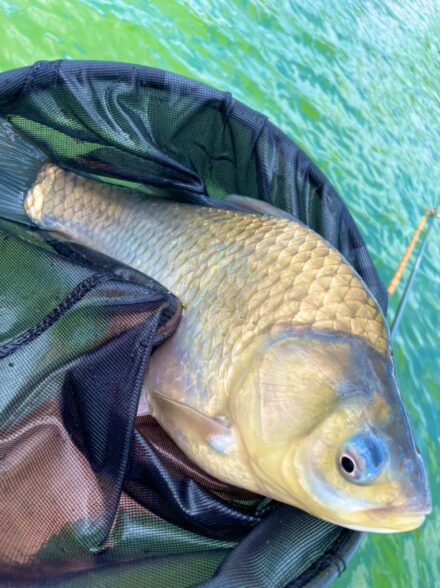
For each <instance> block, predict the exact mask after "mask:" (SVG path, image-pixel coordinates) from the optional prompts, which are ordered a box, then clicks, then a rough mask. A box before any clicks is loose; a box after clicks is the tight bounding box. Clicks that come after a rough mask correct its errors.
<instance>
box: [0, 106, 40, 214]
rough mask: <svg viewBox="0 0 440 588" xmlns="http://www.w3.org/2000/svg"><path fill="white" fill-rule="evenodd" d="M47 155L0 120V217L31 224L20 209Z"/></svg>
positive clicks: (7, 123)
mask: <svg viewBox="0 0 440 588" xmlns="http://www.w3.org/2000/svg"><path fill="white" fill-rule="evenodd" d="M47 161H48V157H47V155H46V154H45V153H44V152H43V151H42V150H41V149H39V148H38V147H36V146H35V145H34V144H33V143H31V142H30V141H29V140H27V139H26V137H25V136H24V135H22V134H21V133H19V132H18V131H17V129H16V128H15V127H14V126H13V125H12V124H11V123H10V122H8V121H7V120H6V119H4V118H2V117H0V217H2V218H5V219H8V220H12V221H16V222H20V223H25V224H28V225H30V224H32V220H31V219H30V218H29V216H28V215H27V214H26V212H25V209H24V207H23V205H24V201H25V198H26V195H27V193H28V191H29V189H30V188H31V186H32V184H33V183H34V182H35V180H36V178H37V175H38V172H39V171H40V169H41V167H42V166H43V165H44V163H46V162H47Z"/></svg>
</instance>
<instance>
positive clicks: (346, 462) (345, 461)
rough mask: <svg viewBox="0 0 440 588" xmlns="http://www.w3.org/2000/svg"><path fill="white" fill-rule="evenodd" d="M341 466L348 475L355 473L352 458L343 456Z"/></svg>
mask: <svg viewBox="0 0 440 588" xmlns="http://www.w3.org/2000/svg"><path fill="white" fill-rule="evenodd" d="M341 466H342V469H343V470H344V471H345V472H346V473H347V474H352V473H353V472H354V468H355V464H354V461H353V460H352V459H351V457H348V455H343V456H342V457H341Z"/></svg>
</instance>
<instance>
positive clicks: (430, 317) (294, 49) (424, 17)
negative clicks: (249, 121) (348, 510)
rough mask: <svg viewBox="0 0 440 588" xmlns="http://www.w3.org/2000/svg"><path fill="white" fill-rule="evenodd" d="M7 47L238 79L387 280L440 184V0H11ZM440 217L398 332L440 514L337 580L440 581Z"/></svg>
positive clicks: (17, 53)
mask: <svg viewBox="0 0 440 588" xmlns="http://www.w3.org/2000/svg"><path fill="white" fill-rule="evenodd" d="M0 48H1V51H0V70H5V69H10V68H14V67H19V66H22V65H28V64H31V63H33V62H34V61H36V60H38V59H58V58H60V57H62V58H72V59H106V60H114V61H127V62H134V63H140V64H145V65H151V66H155V67H159V68H163V69H169V70H171V71H174V72H178V73H181V74H185V75H187V76H190V77H192V78H195V79H198V80H200V81H203V82H205V83H208V84H211V85H214V86H216V87H218V88H221V89H223V90H228V91H230V92H232V93H233V94H234V96H235V97H237V98H239V99H240V100H242V101H243V102H246V103H247V104H249V105H250V106H252V107H254V108H256V109H258V110H260V111H263V112H264V113H265V114H267V115H268V116H269V117H270V119H271V120H272V121H273V122H274V123H276V124H277V125H279V126H280V127H282V128H283V129H284V130H285V132H287V134H288V135H289V136H290V137H291V138H292V139H294V140H295V141H296V142H297V143H299V144H300V146H301V147H302V148H303V149H304V150H305V151H306V152H307V153H308V154H309V155H311V157H312V158H313V159H314V160H315V161H316V162H317V163H318V165H319V166H320V167H321V169H322V170H323V171H324V172H325V173H326V175H327V176H328V177H329V179H330V180H331V181H332V182H333V184H334V185H335V186H336V188H337V189H338V191H339V192H340V194H341V195H342V196H343V198H344V199H345V201H346V203H347V204H348V206H349V208H350V210H351V212H352V214H353V215H354V217H355V219H356V221H357V223H358V224H359V226H360V228H361V230H362V233H363V235H364V237H365V239H366V241H367V243H368V245H369V248H370V251H371V254H372V256H373V259H374V261H375V263H376V264H377V267H378V269H379V272H380V275H381V277H382V279H383V280H384V282H388V280H389V279H390V277H391V275H392V273H393V270H394V269H395V267H396V265H397V263H398V260H399V257H400V256H401V254H402V251H403V249H404V246H405V244H406V242H407V241H408V239H409V237H410V235H411V233H412V230H413V229H414V227H415V224H416V223H417V221H418V219H419V216H420V214H421V212H422V210H423V208H424V207H426V206H428V205H430V204H432V203H433V201H434V199H435V198H436V197H437V196H438V187H439V185H440V169H439V163H438V153H439V152H440V126H439V119H440V75H439V72H440V69H439V63H440V62H439V53H440V0H430V1H429V0H419V1H416V0H406V1H403V2H402V1H401V0H369V1H368V0H357V1H350V2H342V1H341V0H313V1H312V0H298V2H297V3H295V2H293V1H290V2H288V1H285V0H278V1H277V0H254V1H253V2H249V1H246V0H241V1H240V0H215V1H208V0H180V1H179V0H156V1H147V0H143V1H140V0H132V1H130V2H129V1H124V0H82V1H80V0H77V1H74V0H64V1H63V2H61V1H59V0H45V1H44V2H38V1H35V0H33V1H29V0H0ZM437 225H438V226H436V227H435V228H434V231H433V232H432V235H431V239H430V244H429V247H428V251H427V254H426V258H425V260H424V263H423V266H422V269H421V272H420V274H419V275H418V278H417V281H416V288H415V292H414V293H413V295H412V297H411V300H410V305H409V308H408V310H407V313H406V315H405V317H404V320H403V322H402V324H401V329H400V334H399V336H398V338H397V340H396V342H395V345H394V352H395V356H396V360H397V369H398V373H399V379H400V382H401V389H402V393H403V395H404V398H405V401H406V405H407V407H408V409H409V412H410V414H411V417H412V420H413V423H414V429H415V434H416V437H417V441H418V444H419V446H420V449H421V451H422V453H423V455H424V456H425V458H426V462H427V464H428V468H429V477H430V482H431V488H432V494H433V504H434V512H433V514H432V515H431V516H430V517H429V519H428V521H427V522H426V523H425V525H424V526H423V527H422V528H421V529H419V530H418V531H415V532H413V533H405V534H401V535H394V536H392V535H385V536H380V535H370V536H369V537H367V538H366V539H365V540H364V542H363V545H362V547H361V549H360V550H359V551H358V552H357V554H356V556H355V557H354V559H353V560H352V561H351V563H350V565H349V568H348V571H347V572H346V573H345V574H344V575H343V576H342V577H341V579H340V580H338V582H337V584H336V585H338V586H339V588H343V587H344V586H354V587H356V588H358V587H359V588H362V587H369V586H374V587H380V588H385V587H388V586H390V587H391V586H392V587H407V586H423V587H425V586H427V587H435V586H439V587H440V545H439V543H440V514H439V511H438V509H437V503H438V500H439V498H440V469H439V467H438V465H437V455H438V453H439V450H440V427H439V425H438V420H439V415H440V385H439V375H438V374H439V373H440V352H439V347H440V345H439V343H440V341H439V336H438V331H439V329H438V325H439V321H438V314H439V298H440V271H439V268H440V226H439V225H440V221H438V222H437ZM401 291H402V287H400V289H399V292H398V295H400V294H401ZM395 306H396V302H395V300H392V301H391V309H390V316H392V314H393V310H394V308H395Z"/></svg>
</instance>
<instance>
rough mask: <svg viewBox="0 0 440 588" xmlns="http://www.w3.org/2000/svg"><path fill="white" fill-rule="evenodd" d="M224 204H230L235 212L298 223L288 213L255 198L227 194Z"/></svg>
mask: <svg viewBox="0 0 440 588" xmlns="http://www.w3.org/2000/svg"><path fill="white" fill-rule="evenodd" d="M223 201H224V202H226V203H228V204H231V205H232V206H233V207H234V209H235V210H238V211H239V212H252V213H254V214H255V213H256V214H264V215H266V216H277V217H280V218H286V219H288V220H291V221H295V222H298V219H297V218H295V217H294V216H293V215H292V214H290V213H289V212H286V211H285V210H282V209H281V208H277V207H276V206H274V205H273V204H269V202H264V201H263V200H257V199H256V198H249V196H240V195H239V194H229V195H228V196H226V198H224V200H223Z"/></svg>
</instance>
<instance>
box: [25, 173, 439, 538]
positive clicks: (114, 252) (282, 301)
mask: <svg viewBox="0 0 440 588" xmlns="http://www.w3.org/2000/svg"><path fill="white" fill-rule="evenodd" d="M24 207H25V210H26V212H27V214H28V215H29V217H30V218H31V219H32V220H33V221H34V222H36V223H37V224H39V225H40V226H41V227H43V228H45V229H47V230H56V231H60V232H62V233H63V234H65V235H67V236H69V237H70V238H72V239H74V240H76V241H78V242H80V243H83V244H85V245H88V246H90V247H93V248H95V249H97V250H99V251H102V252H104V253H106V254H108V255H111V256H112V257H114V258H116V259H118V260H120V261H122V262H124V263H126V264H127V265H130V266H132V267H135V268H137V269H139V270H140V271H143V272H144V273H146V274H148V275H150V276H152V277H153V278H155V279H157V280H158V281H159V282H161V283H162V284H163V285H165V286H166V287H167V288H168V289H169V290H171V291H172V292H173V293H174V294H176V295H177V296H178V297H179V298H180V300H181V301H182V302H183V303H184V307H185V310H184V313H183V317H182V321H181V323H180V325H179V327H178V330H177V332H176V334H175V335H174V336H173V337H172V338H171V339H170V340H169V341H167V342H166V343H165V344H163V345H162V346H161V347H160V348H159V349H158V350H157V351H156V352H155V353H154V354H153V356H152V358H151V363H150V368H149V372H148V374H147V377H146V387H147V390H148V400H149V403H150V406H151V408H152V410H153V414H154V416H155V417H156V418H157V419H158V420H159V422H160V423H161V424H162V426H164V428H165V429H166V430H167V431H168V432H169V433H170V435H171V436H172V437H173V439H174V440H175V441H176V443H177V444H178V445H179V446H180V447H181V448H182V449H183V450H184V451H185V452H186V453H187V455H188V456H189V457H191V458H192V459H193V460H194V461H196V462H197V463H198V464H199V465H200V466H201V467H202V468H204V469H205V470H206V471H208V472H210V473H211V474H213V475H214V476H216V477H218V478H220V479H222V480H224V481H227V482H230V483H232V484H235V485H238V486H242V487H245V488H248V489H249V490H253V491H257V492H260V493H262V494H265V495H268V496H270V497H273V498H277V499H279V500H282V501H283V502H287V503H289V504H293V505H296V506H300V507H301V508H303V509H305V510H307V511H309V512H311V513H312V514H316V515H317V516H320V517H321V518H324V519H326V520H330V521H332V522H336V523H338V524H342V525H345V526H352V527H353V528H357V529H366V530H369V529H370V530H371V529H373V530H388V531H396V530H406V529H408V528H414V527H416V526H418V525H419V524H421V522H422V521H423V518H424V514H426V512H428V511H429V508H430V504H429V502H430V499H429V490H428V486H427V481H426V474H425V472H424V468H423V463H422V461H421V458H420V456H418V454H417V452H416V449H415V445H414V440H413V437H412V433H411V429H410V425H409V421H408V418H407V415H406V413H405V410H404V407H403V405H402V402H401V399H400V395H399V391H398V388H397V385H396V383H395V379H394V375H393V369H392V361H391V358H390V356H389V343H388V331H387V328H386V325H385V322H384V318H383V315H382V313H381V311H380V309H379V308H378V306H377V304H376V302H375V300H374V299H373V298H372V296H371V295H370V293H369V291H368V290H367V288H366V287H365V285H364V284H363V282H362V281H361V280H360V278H359V276H358V275H357V274H356V273H355V272H354V270H353V269H352V268H351V267H350V266H349V265H348V264H347V263H346V262H345V260H344V259H343V258H342V257H341V255H340V254H339V253H338V252H337V251H336V250H335V249H333V248H332V247H331V246H330V245H329V244H328V243H327V242H326V241H324V240H323V239H322V238H321V237H320V236H319V235H317V234H316V233H314V232H313V231H311V230H309V229H307V228H306V227H304V226H302V225H301V224H300V223H293V222H291V221H288V220H286V219H281V218H274V217H268V216H264V215H263V216H261V215H243V214H241V213H236V212H229V211H224V210H215V209H209V208H202V207H194V206H190V205H184V204H179V203H173V202H167V201H164V200H160V199H157V200H155V199H145V198H144V197H142V196H140V195H137V194H136V193H133V192H131V193H128V192H127V191H125V190H123V189H121V188H119V187H113V186H110V185H107V184H101V183H97V182H93V181H92V180H88V179H86V178H83V177H80V176H77V175H75V174H72V173H70V172H65V171H63V170H61V169H60V168H57V167H56V166H54V165H52V164H47V165H45V166H44V167H43V168H42V169H41V172H40V174H39V176H38V178H37V180H36V182H35V183H34V185H33V187H32V189H31V190H30V192H29V194H28V195H27V197H26V199H25V203H24ZM359 435H360V436H361V438H367V437H368V438H372V439H376V441H373V442H372V443H373V445H374V444H375V443H376V445H378V446H379V445H380V447H382V448H383V455H384V457H383V461H384V464H381V469H380V473H379V474H378V475H377V476H376V477H375V478H374V479H373V480H372V481H371V482H369V483H368V484H359V483H357V482H353V480H350V479H349V477H348V476H347V474H346V472H345V473H344V472H342V471H341V463H340V459H341V455H342V454H341V452H343V451H345V450H346V451H348V452H350V451H352V452H353V451H354V452H356V443H355V442H354V441H353V440H352V439H353V438H355V439H357V438H359ZM350 440H351V441H350ZM350 443H351V445H350ZM358 444H359V443H358ZM317 447H319V451H318V452H317V449H316V448H317ZM347 447H348V449H347ZM344 448H345V449H344ZM353 448H354V449H353ZM364 451H367V450H365V449H364ZM344 455H345V454H344ZM402 455H403V456H404V457H405V460H406V461H405V464H412V473H411V475H410V476H408V475H406V476H402V471H405V473H407V470H405V467H407V466H405V467H403V466H402V463H403V462H402V458H401V456H402ZM358 457H359V456H358ZM364 457H365V456H364ZM350 459H351V458H350ZM359 459H360V458H359ZM364 461H365V459H364ZM408 467H409V466H408ZM402 468H403V470H402ZM378 509H379V510H380V513H381V516H380V517H377V516H375V515H374V512H376V511H378Z"/></svg>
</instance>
